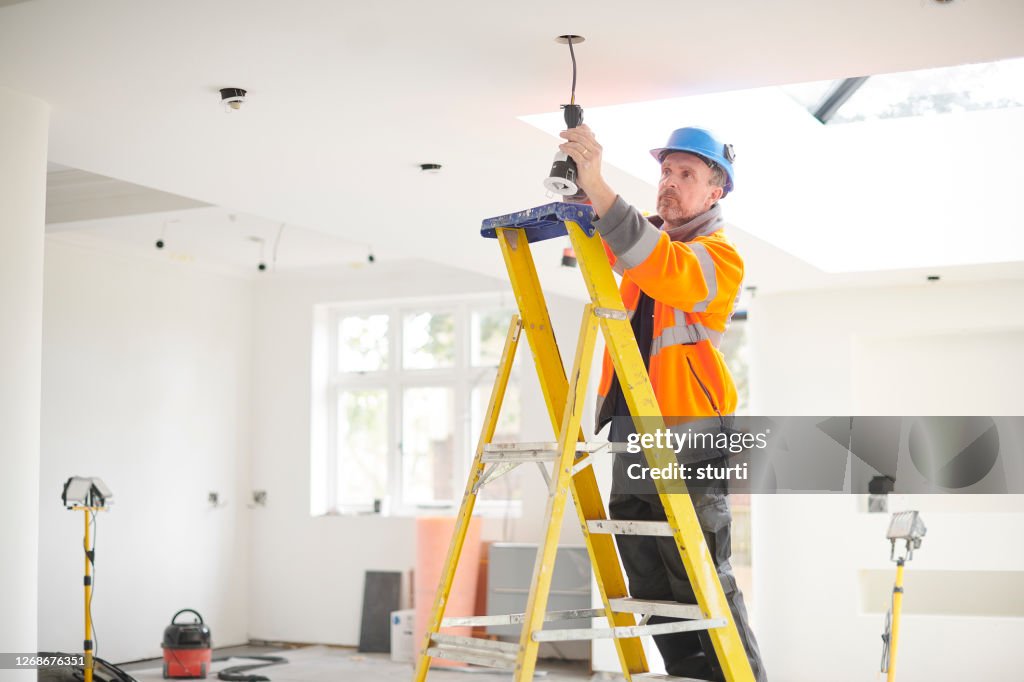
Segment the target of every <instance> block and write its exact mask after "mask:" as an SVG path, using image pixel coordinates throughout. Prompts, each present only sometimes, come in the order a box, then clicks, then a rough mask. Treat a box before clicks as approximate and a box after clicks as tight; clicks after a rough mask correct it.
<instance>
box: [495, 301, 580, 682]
mask: <svg viewBox="0 0 1024 682" xmlns="http://www.w3.org/2000/svg"><path fill="white" fill-rule="evenodd" d="M598 327H599V323H598V321H597V318H596V317H594V315H593V313H592V306H590V305H588V306H586V307H585V309H584V312H583V320H582V322H581V324H580V335H579V339H578V342H577V346H576V359H575V362H574V363H573V368H572V376H571V378H570V380H569V388H570V389H571V390H570V391H569V395H568V401H567V402H566V405H565V411H564V413H563V416H562V424H561V427H560V428H559V444H560V446H561V456H560V457H559V458H558V459H557V460H556V462H555V470H554V471H553V472H552V473H553V474H554V475H553V476H552V483H553V486H552V487H551V488H550V493H549V495H548V503H547V510H546V514H545V516H546V519H547V528H545V530H544V541H543V543H542V544H541V546H540V548H539V549H538V551H537V559H536V561H535V563H534V567H533V579H532V580H531V583H530V595H529V598H528V599H527V602H526V609H525V611H524V613H525V615H526V618H525V620H524V622H523V629H522V631H521V633H520V636H519V658H518V660H517V661H516V672H515V675H516V680H517V682H520V681H525V680H532V679H533V673H534V669H535V667H536V664H537V654H538V651H539V649H538V648H539V646H540V642H538V641H537V640H536V639H534V637H533V634H534V632H535V631H539V630H540V629H541V628H542V627H543V623H544V611H545V609H546V608H547V602H548V594H549V592H550V589H551V578H552V575H553V574H554V569H555V558H556V553H557V551H558V540H559V537H560V536H561V534H562V519H563V517H564V515H565V505H566V503H567V502H568V499H569V486H570V482H571V480H572V467H573V460H574V459H575V458H576V443H577V442H578V437H579V433H580V420H581V419H582V416H583V401H584V399H585V398H586V395H587V376H588V375H589V373H590V366H591V364H592V362H593V356H594V345H595V343H596V342H597V334H598Z"/></svg>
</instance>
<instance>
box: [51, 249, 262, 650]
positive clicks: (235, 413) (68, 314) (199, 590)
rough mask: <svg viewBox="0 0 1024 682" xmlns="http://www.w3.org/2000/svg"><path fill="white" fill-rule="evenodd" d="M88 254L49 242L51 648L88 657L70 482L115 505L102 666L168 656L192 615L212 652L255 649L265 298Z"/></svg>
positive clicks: (103, 580) (100, 609)
mask: <svg viewBox="0 0 1024 682" xmlns="http://www.w3.org/2000/svg"><path fill="white" fill-rule="evenodd" d="M86 243H88V241H87V240H85V241H83V239H82V238H81V237H80V236H75V235H70V234H69V235H51V236H49V237H48V238H47V240H46V266H45V304H44V327H43V409H42V466H41V476H40V501H39V519H40V538H41V542H40V549H39V569H40V570H39V573H40V576H39V646H40V647H41V648H44V649H48V650H62V651H78V650H80V649H81V644H82V637H83V632H82V628H83V626H82V577H81V576H82V571H83V559H82V549H81V546H82V533H83V530H84V529H83V519H82V513H81V512H74V513H72V512H69V511H66V510H65V509H64V508H63V507H62V506H61V503H60V493H61V488H62V485H63V482H64V481H65V480H66V479H67V478H68V477H69V476H72V475H81V476H98V477H100V478H102V479H104V480H105V481H106V483H107V484H108V485H109V487H110V488H111V490H112V491H113V493H114V496H115V503H114V505H113V507H112V509H111V510H110V511H107V512H104V513H102V514H100V517H99V521H98V524H99V528H98V538H97V540H98V544H97V555H96V583H95V595H94V601H93V616H94V618H95V620H96V625H97V629H98V632H97V644H98V651H97V653H98V655H99V656H101V657H103V658H106V659H109V660H112V661H125V660H132V659H139V658H149V657H157V656H160V655H161V650H160V641H161V638H162V636H163V630H164V627H165V626H166V625H167V624H168V623H169V622H170V619H171V616H172V615H173V614H174V613H175V611H177V610H178V609H181V608H184V607H192V608H195V609H197V610H198V611H200V612H201V613H202V614H203V616H204V617H205V619H206V621H207V622H208V623H209V624H210V627H211V629H212V633H213V641H214V645H215V646H225V645H232V644H239V643H243V642H245V641H247V639H248V637H247V629H246V625H247V611H248V604H247V599H248V597H249V592H248V590H247V582H248V571H249V568H248V565H247V559H248V533H247V526H248V516H249V514H250V513H251V512H250V511H249V510H248V509H247V508H246V507H245V505H244V501H245V494H246V493H247V491H248V488H249V486H248V476H249V475H248V458H249V450H250V435H249V433H250V397H249V396H250V374H251V369H252V363H251V360H252V356H251V351H250V348H251V325H252V300H253V296H252V285H251V283H250V282H248V281H247V280H245V279H242V278H238V277H230V276H225V275H221V274H214V273H209V272H203V271H200V270H198V269H196V268H194V267H192V266H189V265H186V264H176V263H168V262H166V261H164V260H162V259H157V258H155V257H151V256H147V255H145V254H139V253H129V254H117V253H113V252H105V251H103V250H97V249H96V248H89V247H86V246H83V245H82V244H86ZM209 491H217V492H219V493H220V496H221V499H222V500H223V501H225V502H226V505H225V506H223V507H221V508H218V509H212V508H210V506H209V505H208V503H207V493H208V492H209Z"/></svg>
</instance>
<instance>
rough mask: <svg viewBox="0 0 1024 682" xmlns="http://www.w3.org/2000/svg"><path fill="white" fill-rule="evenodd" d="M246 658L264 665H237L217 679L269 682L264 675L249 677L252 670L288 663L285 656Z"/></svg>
mask: <svg viewBox="0 0 1024 682" xmlns="http://www.w3.org/2000/svg"><path fill="white" fill-rule="evenodd" d="M244 658H252V659H256V660H258V661H263V663H256V664H247V665H236V666H233V667H231V668H225V669H224V670H221V671H220V672H219V673H217V678H218V679H221V680H230V681H231V682H269V680H270V678H269V677H264V676H263V675H247V674H245V673H247V672H248V671H250V670H256V669H257V668H265V667H267V666H269V665H277V664H278V663H287V662H288V659H287V658H285V657H284V656H244Z"/></svg>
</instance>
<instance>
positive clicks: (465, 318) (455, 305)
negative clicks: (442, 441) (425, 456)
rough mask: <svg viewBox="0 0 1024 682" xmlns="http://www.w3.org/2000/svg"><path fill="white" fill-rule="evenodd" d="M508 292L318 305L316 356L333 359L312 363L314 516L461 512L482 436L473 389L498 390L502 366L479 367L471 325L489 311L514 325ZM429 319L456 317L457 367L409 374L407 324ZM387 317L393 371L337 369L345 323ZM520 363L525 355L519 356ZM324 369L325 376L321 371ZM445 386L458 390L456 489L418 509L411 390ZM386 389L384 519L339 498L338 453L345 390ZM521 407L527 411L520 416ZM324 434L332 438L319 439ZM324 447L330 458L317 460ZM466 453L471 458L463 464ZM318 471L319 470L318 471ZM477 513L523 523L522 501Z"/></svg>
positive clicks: (484, 505)
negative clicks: (409, 494) (411, 471)
mask: <svg viewBox="0 0 1024 682" xmlns="http://www.w3.org/2000/svg"><path fill="white" fill-rule="evenodd" d="M510 298H511V297H510V295H508V294H504V293H501V292H494V293H483V294H470V295H462V296H445V297H422V298H402V299H382V300H376V301H366V302H362V303H326V304H320V305H318V306H316V308H317V311H316V313H315V314H314V324H315V326H316V327H318V329H315V330H314V335H315V337H316V338H319V339H320V340H321V343H319V344H317V343H314V355H316V354H317V353H320V354H321V355H322V354H323V353H326V356H327V357H322V356H321V357H319V358H318V357H314V361H313V363H312V364H313V373H314V376H313V381H312V386H313V392H314V396H313V403H312V404H313V409H314V410H318V411H320V412H321V414H320V415H314V419H313V420H312V428H313V430H314V433H313V434H312V439H311V443H312V444H313V448H314V452H313V453H312V457H311V463H312V466H313V471H312V472H311V474H312V476H311V481H310V484H311V486H313V487H314V488H315V487H316V486H317V485H322V486H324V488H325V490H323V491H321V494H319V495H318V494H317V491H315V490H314V491H313V495H312V499H313V500H322V501H323V502H322V503H321V504H317V503H316V502H314V503H313V504H311V513H312V514H313V515H328V516H341V515H364V514H373V513H379V514H380V515H382V516H393V517H415V516H421V515H431V514H433V515H437V514H443V515H449V514H455V513H457V512H458V510H459V506H460V505H461V502H462V494H463V491H464V489H465V484H466V478H467V476H468V473H469V467H470V465H471V463H472V461H473V455H474V454H475V451H476V445H477V441H478V440H479V436H480V434H479V433H472V432H471V428H472V410H473V405H472V397H473V389H474V388H477V387H480V386H485V387H486V386H490V385H493V383H494V380H495V378H496V377H497V372H498V367H497V365H491V366H488V365H473V364H472V357H471V355H472V340H471V339H470V334H471V333H472V325H471V320H472V316H473V314H474V313H476V312H488V311H493V310H495V309H498V310H500V309H502V308H504V309H506V310H508V311H509V318H510V319H511V315H512V314H513V313H517V312H518V310H517V307H516V305H515V302H514V299H511V300H510ZM422 312H430V313H434V314H445V313H451V314H452V315H453V316H454V322H455V325H454V327H455V328H454V345H455V348H454V352H455V363H454V366H452V367H444V368H433V369H406V368H405V367H404V366H403V365H404V360H405V348H404V346H403V341H404V338H403V337H404V325H405V317H406V315H407V314H410V313H422ZM374 314H386V315H387V316H388V359H387V364H386V369H383V370H375V371H356V372H342V371H341V370H340V368H339V366H338V359H339V353H338V343H339V340H340V339H339V326H340V323H341V320H342V319H343V318H345V317H359V316H369V315H374ZM517 356H518V353H517ZM518 366H519V358H518V357H517V358H516V359H515V362H514V363H513V367H512V377H513V380H514V381H517V382H518V380H519V377H518ZM320 368H322V369H320ZM318 371H326V374H327V376H326V377H322V376H320V377H318V376H316V374H317V372H318ZM419 387H444V388H451V389H452V390H453V393H454V400H453V404H454V412H453V414H452V415H451V420H452V421H451V427H452V448H453V461H454V466H453V471H452V480H451V482H450V483H451V488H452V492H453V498H454V499H452V500H451V501H450V502H449V501H439V502H438V503H436V504H415V503H411V502H408V501H406V500H405V499H404V498H403V490H404V481H403V478H402V477H403V467H402V464H403V452H402V447H401V446H402V436H403V434H402V428H403V413H404V399H405V391H406V389H409V388H419ZM370 389H381V390H384V391H385V394H386V395H387V418H386V424H387V438H388V443H387V456H386V462H387V467H388V472H387V490H386V492H385V500H386V501H384V500H382V503H381V509H380V511H379V512H375V511H374V507H373V504H372V503H371V504H365V503H351V502H350V503H346V502H344V501H343V500H339V499H338V495H339V490H338V475H339V471H340V467H341V453H340V452H339V450H338V447H339V443H338V411H337V410H338V403H339V399H340V396H341V394H342V393H343V392H344V391H346V390H350V391H351V390H370ZM521 409H522V408H521V405H520V410H521ZM317 430H325V431H326V433H317ZM317 447H320V448H322V449H323V450H324V452H321V453H317V452H315V450H316V449H317ZM459 453H464V456H462V457H460V456H459ZM318 465H319V466H318ZM318 468H319V469H320V470H321V471H322V476H323V478H318V473H319V472H318V471H317V469H318ZM474 511H475V512H479V513H481V514H482V515H485V516H519V515H521V513H522V503H521V501H520V500H505V499H491V500H482V499H478V500H477V502H476V505H475V507H474Z"/></svg>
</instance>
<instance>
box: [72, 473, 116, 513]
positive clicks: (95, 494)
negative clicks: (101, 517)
mask: <svg viewBox="0 0 1024 682" xmlns="http://www.w3.org/2000/svg"><path fill="white" fill-rule="evenodd" d="M61 500H62V501H63V502H64V506H65V507H67V508H68V509H71V508H72V507H108V506H110V505H111V504H113V502H114V494H113V493H112V492H110V488H108V487H107V484H106V483H104V482H103V480H102V479H99V478H89V477H85V476H72V477H71V478H69V479H68V480H67V481H66V482H65V483H64V492H63V493H62V494H61Z"/></svg>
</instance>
